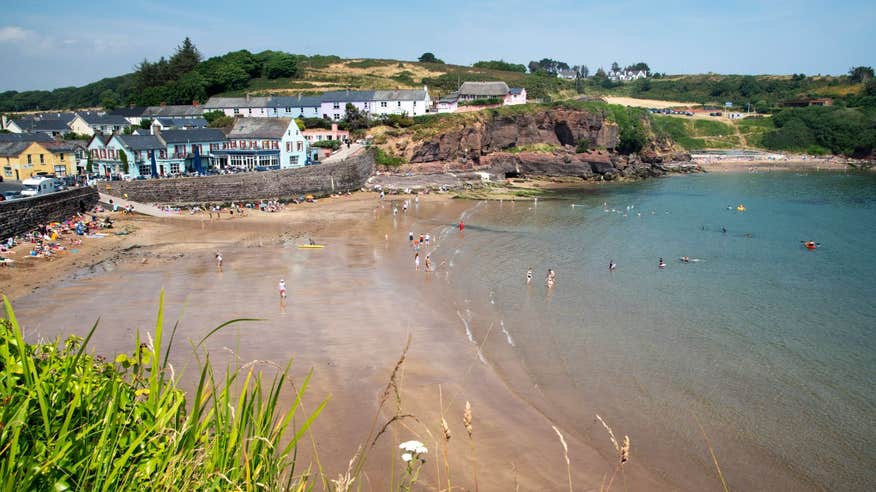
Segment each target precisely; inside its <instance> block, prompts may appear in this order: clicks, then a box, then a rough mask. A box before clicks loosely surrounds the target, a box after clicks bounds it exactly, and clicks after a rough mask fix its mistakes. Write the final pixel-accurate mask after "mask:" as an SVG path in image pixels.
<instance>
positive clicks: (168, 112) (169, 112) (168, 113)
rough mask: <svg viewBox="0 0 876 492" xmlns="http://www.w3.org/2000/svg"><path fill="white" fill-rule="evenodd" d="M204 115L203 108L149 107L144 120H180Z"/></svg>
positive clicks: (185, 106)
mask: <svg viewBox="0 0 876 492" xmlns="http://www.w3.org/2000/svg"><path fill="white" fill-rule="evenodd" d="M203 114H204V107H203V106H189V105H186V104H182V105H171V106H149V107H148V108H146V110H145V111H143V117H144V118H157V117H167V118H179V117H193V116H201V115H203Z"/></svg>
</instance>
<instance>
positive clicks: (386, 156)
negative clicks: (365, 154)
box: [374, 148, 406, 167]
mask: <svg viewBox="0 0 876 492" xmlns="http://www.w3.org/2000/svg"><path fill="white" fill-rule="evenodd" d="M374 160H375V161H376V162H377V164H379V165H381V166H391V167H398V166H401V165H402V164H405V163H406V161H405V160H404V158H402V157H398V156H395V155H392V154H390V153H388V152H385V151H384V150H383V149H380V148H378V149H376V151H375V155H374Z"/></svg>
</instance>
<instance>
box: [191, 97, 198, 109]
mask: <svg viewBox="0 0 876 492" xmlns="http://www.w3.org/2000/svg"><path fill="white" fill-rule="evenodd" d="M198 104H199V103H198V100H197V99H195V100H194V101H192V106H194V107H196V108H197V107H198Z"/></svg>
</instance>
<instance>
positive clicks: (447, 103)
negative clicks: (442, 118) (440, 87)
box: [435, 92, 459, 113]
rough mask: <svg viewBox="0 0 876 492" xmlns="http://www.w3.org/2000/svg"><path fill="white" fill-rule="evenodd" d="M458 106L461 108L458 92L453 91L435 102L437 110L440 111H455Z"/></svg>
mask: <svg viewBox="0 0 876 492" xmlns="http://www.w3.org/2000/svg"><path fill="white" fill-rule="evenodd" d="M457 108H459V93H458V92H451V93H450V94H447V95H446V96H444V97H442V98H440V99H438V102H436V103H435V111H436V112H438V113H453V112H455V111H456V110H457Z"/></svg>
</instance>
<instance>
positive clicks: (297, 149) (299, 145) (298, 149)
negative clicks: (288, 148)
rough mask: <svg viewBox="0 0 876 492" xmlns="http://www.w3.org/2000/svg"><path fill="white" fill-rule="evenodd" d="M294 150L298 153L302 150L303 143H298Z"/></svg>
mask: <svg viewBox="0 0 876 492" xmlns="http://www.w3.org/2000/svg"><path fill="white" fill-rule="evenodd" d="M295 150H296V151H298V152H301V151H302V150H304V142H298V144H297V145H296V146H295Z"/></svg>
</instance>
